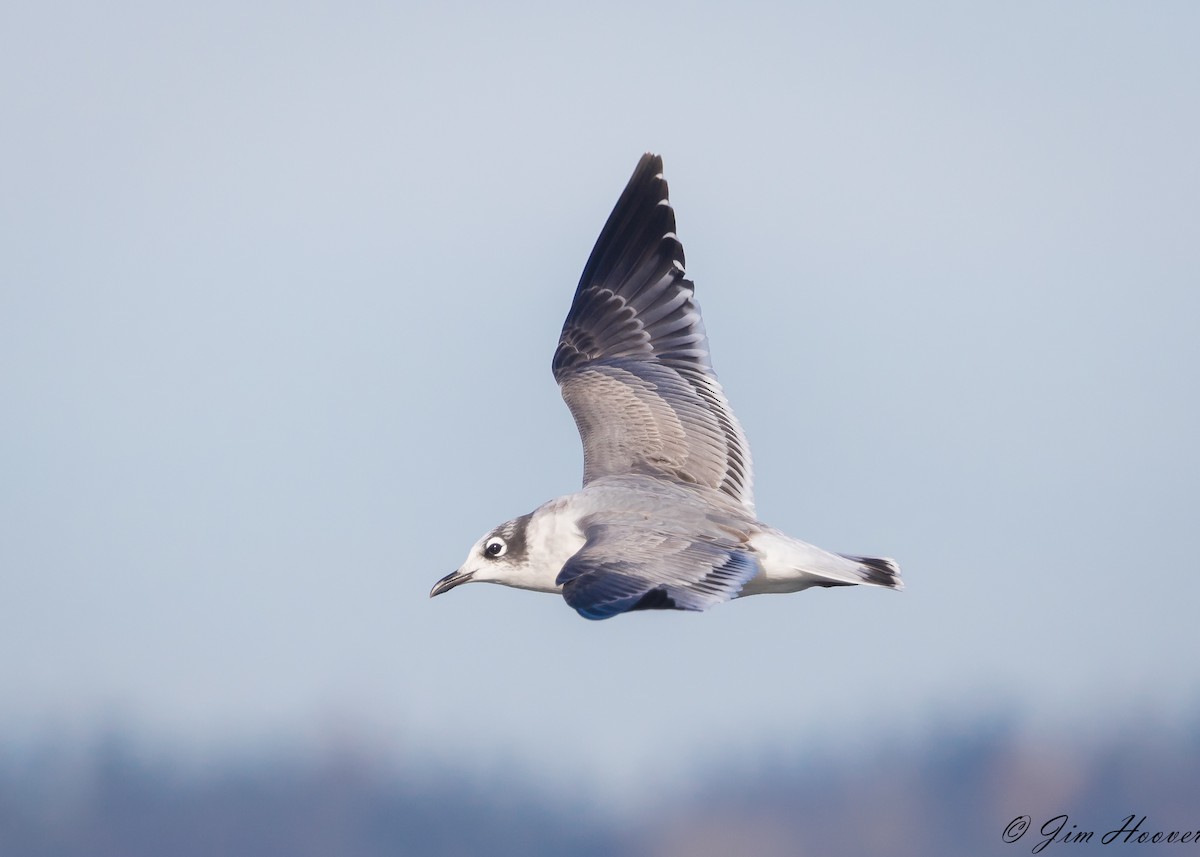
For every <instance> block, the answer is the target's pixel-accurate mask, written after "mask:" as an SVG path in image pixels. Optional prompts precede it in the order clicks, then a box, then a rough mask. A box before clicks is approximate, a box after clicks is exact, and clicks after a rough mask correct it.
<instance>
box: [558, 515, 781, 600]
mask: <svg viewBox="0 0 1200 857" xmlns="http://www.w3.org/2000/svg"><path fill="white" fill-rule="evenodd" d="M707 524H708V525H707V527H702V528H699V529H697V530H696V531H695V532H693V533H689V534H687V535H683V534H679V533H672V532H670V531H667V530H664V529H662V528H660V527H658V526H655V525H654V524H653V523H650V522H647V520H646V517H645V516H644V515H627V516H622V517H621V518H614V517H613V516H605V518H604V519H603V520H593V521H587V520H585V521H584V522H583V528H584V533H585V536H586V539H587V540H586V541H585V542H584V545H583V547H582V548H580V549H579V551H578V552H576V553H575V555H574V556H572V557H571V558H570V559H569V560H567V562H566V564H565V565H563V568H562V571H560V572H559V574H558V579H557V582H558V583H559V584H560V585H561V586H562V588H563V590H562V594H563V598H565V599H566V602H567V604H569V605H570V606H571V607H574V608H575V610H576V611H578V612H579V614H580V615H581V616H584V617H585V618H588V619H607V618H609V617H611V616H616V615H617V614H618V613H625V612H628V611H630V610H705V609H707V608H709V607H712V606H714V605H716V604H720V603H722V602H725V601H728V600H730V599H732V598H736V597H737V596H738V593H740V592H741V590H742V587H743V586H744V585H745V584H746V583H747V582H748V581H749V580H750V579H751V578H753V577H754V576H755V575H756V574H757V573H758V571H759V566H758V561H757V560H756V559H755V558H754V555H753V554H752V553H750V552H749V551H747V550H744V549H743V548H744V542H743V541H742V539H741V538H739V537H737V536H736V535H735V534H734V533H732V532H731V531H730V530H729V529H728V525H726V527H721V526H720V525H719V524H718V523H717V522H716V521H713V520H711V519H710V520H709V521H708V522H707ZM693 526H694V525H693ZM689 529H690V528H689Z"/></svg>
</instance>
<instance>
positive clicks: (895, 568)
mask: <svg viewBox="0 0 1200 857" xmlns="http://www.w3.org/2000/svg"><path fill="white" fill-rule="evenodd" d="M838 556H840V557H844V558H845V559H848V560H850V561H851V562H856V563H858V572H859V574H861V575H862V578H863V579H862V581H861V582H862V583H871V584H874V585H875V586H886V587H887V588H888V589H903V588H904V581H903V580H901V579H900V566H899V565H898V564H897V563H896V561H895V560H894V559H888V558H887V557H880V556H855V555H854V554H848V553H842V554H838Z"/></svg>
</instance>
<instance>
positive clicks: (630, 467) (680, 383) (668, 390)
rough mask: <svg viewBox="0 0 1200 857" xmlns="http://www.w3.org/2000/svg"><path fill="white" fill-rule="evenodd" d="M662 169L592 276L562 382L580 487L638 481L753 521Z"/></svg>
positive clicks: (642, 176)
mask: <svg viewBox="0 0 1200 857" xmlns="http://www.w3.org/2000/svg"><path fill="white" fill-rule="evenodd" d="M662 169H663V167H662V158H660V157H659V156H658V155H651V154H646V155H643V156H642V159H641V161H639V162H638V165H637V169H635V170H634V172H633V176H632V178H630V180H629V184H628V185H626V187H625V190H624V192H623V193H622V194H621V197H620V199H619V200H618V201H617V204H616V207H615V208H613V211H612V214H611V215H609V218H608V222H607V223H605V225H604V229H603V231H602V232H601V233H600V237H599V239H597V241H596V246H595V247H594V248H593V249H592V254H591V256H590V257H589V258H588V262H587V265H586V266H585V267H584V269H583V276H582V277H581V278H580V280H579V287H578V288H577V289H576V291H575V300H574V301H573V302H572V304H571V310H570V312H569V313H568V314H567V320H566V322H565V323H564V324H563V329H562V335H561V336H560V337H559V341H558V349H557V350H556V351H555V353H554V364H553V368H554V378H555V380H557V381H558V383H559V386H560V388H561V389H562V395H563V399H564V400H565V401H566V403H567V407H569V408H570V409H571V414H572V416H574V418H575V424H576V426H577V427H578V428H579V434H580V437H581V438H582V440H583V482H584V484H585V485H587V484H588V483H589V482H591V481H593V480H595V479H598V478H600V477H602V476H617V475H623V474H640V475H647V476H655V477H658V478H663V479H669V480H673V481H678V482H686V483H691V484H694V485H703V486H707V487H709V488H713V489H716V490H718V491H722V492H724V493H725V494H728V495H729V496H730V497H732V498H734V499H735V500H737V501H738V502H739V503H741V504H742V506H743V507H744V508H746V509H747V510H748V511H751V512H753V509H754V498H753V493H752V488H751V465H750V449H749V446H748V445H747V443H746V438H745V435H744V434H743V433H742V428H741V426H740V425H739V424H738V421H737V418H736V417H734V415H733V411H732V410H731V409H730V407H729V403H728V402H727V401H726V399H725V394H724V392H723V391H722V390H721V385H720V384H719V383H717V376H716V374H715V373H714V372H713V368H712V363H711V361H710V359H709V350H708V337H707V336H706V335H705V332H704V322H703V321H702V320H701V318H700V308H699V306H697V304H696V301H695V299H694V298H693V294H692V293H693V288H694V287H693V284H692V282H691V281H690V280H687V279H685V278H684V266H683V262H684V256H683V245H682V244H681V243H680V242H679V238H678V237H677V236H676V235H675V212H674V211H672V209H671V205H670V203H669V202H668V199H667V183H666V181H665V180H664V179H663V176H662Z"/></svg>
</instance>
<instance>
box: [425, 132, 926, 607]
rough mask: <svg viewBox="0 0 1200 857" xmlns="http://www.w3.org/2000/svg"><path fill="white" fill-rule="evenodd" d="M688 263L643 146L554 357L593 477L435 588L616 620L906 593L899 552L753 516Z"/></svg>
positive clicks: (739, 443) (740, 437)
mask: <svg viewBox="0 0 1200 857" xmlns="http://www.w3.org/2000/svg"><path fill="white" fill-rule="evenodd" d="M683 261H684V258H683V245H682V244H681V243H680V241H679V237H678V236H677V235H676V234H675V212H674V211H673V210H672V209H671V204H670V203H669V202H668V200H667V183H666V181H665V180H664V179H663V165H662V158H661V157H659V156H658V155H652V154H646V155H643V156H642V159H641V160H640V161H639V162H638V165H637V168H636V169H635V170H634V171H633V176H632V177H631V178H630V179H629V184H628V185H626V187H625V190H624V192H623V193H622V194H621V197H620V199H618V200H617V204H616V207H615V208H613V211H612V214H611V215H609V218H608V222H607V223H605V224H604V229H603V231H602V232H601V233H600V237H599V239H597V241H596V246H595V247H594V248H593V249H592V255H591V256H590V257H589V258H588V261H587V265H586V266H584V269H583V276H582V277H581V278H580V280H579V287H578V288H577V289H576V290H575V299H574V301H573V302H572V303H571V310H570V312H568V313H567V320H566V322H565V323H564V324H563V329H562V334H561V335H560V336H559V339H558V348H557V349H556V350H555V352H554V362H553V369H554V379H555V380H556V381H558V385H559V387H560V388H561V390H562V396H563V399H565V400H566V403H567V407H568V408H570V409H571V415H572V416H573V417H574V418H575V424H576V426H577V427H578V428H579V435H580V437H581V438H582V440H583V488H582V490H580V491H577V492H575V493H574V494H567V495H566V496H564V497H559V498H557V499H555V500H551V501H550V502H548V503H545V504H544V505H542V506H539V507H538V508H537V509H534V510H533V511H532V512H530V513H529V514H528V515H522V516H521V517H519V518H514V519H513V520H511V521H507V522H505V523H503V524H501V525H500V526H498V527H496V528H494V529H492V530H490V531H489V532H488V533H487V534H486V535H484V536H483V538H481V539H480V540H479V541H477V542H476V543H475V544H474V546H472V548H471V551H470V553H469V554H467V559H466V561H465V562H464V563H463V564H462V567H461V568H459V569H458V570H457V571H454V572H452V573H451V574H448V575H446V576H445V577H443V578H442V579H441V580H439V581H438V582H437V583H436V584H434V587H433V591H432V592H430V593H429V594H430V597H433V596H434V595H440V594H441V593H443V592H448V591H449V590H451V589H453V588H455V587H456V586H459V585H460V584H463V583H471V582H485V583H502V584H504V585H505V586H515V587H517V588H520V589H531V590H534V591H535V592H552V593H557V594H560V595H562V597H563V598H564V599H566V602H567V604H569V605H570V606H571V607H573V608H575V610H577V611H578V612H579V614H580V615H581V616H585V617H587V618H588V619H607V618H609V617H611V616H615V615H617V614H618V613H627V612H629V611H631V610H705V609H707V608H709V607H712V606H713V605H715V604H720V603H721V602H723V601H729V600H731V599H734V598H739V597H742V596H745V595H758V594H760V593H767V592H799V591H800V590H802V589H808V588H809V587H810V586H852V585H854V584H867V585H870V586H884V587H888V588H890V589H901V588H903V583H902V581H901V580H900V569H899V567H898V566H897V565H896V563H895V562H894V561H893V560H890V559H882V558H876V557H866V556H854V555H851V554H838V553H830V552H829V551H825V550H822V549H821V548H818V547H815V546H813V545H810V544H807V543H805V542H802V541H800V540H799V539H794V538H792V537H791V536H787V535H784V534H783V533H782V532H780V531H779V530H776V529H774V528H772V527H769V526H767V525H766V524H763V523H761V522H760V521H759V520H758V517H757V515H756V514H755V512H754V498H753V496H752V493H751V468H750V449H749V446H748V445H747V443H746V437H745V435H744V434H743V433H742V427H741V426H740V425H739V424H738V421H737V418H736V417H734V415H733V411H732V410H731V409H730V407H729V403H728V402H727V401H726V399H725V393H724V391H723V390H722V389H721V385H720V384H719V383H718V382H717V376H716V374H715V373H714V372H713V367H712V362H711V360H710V357H709V350H708V337H707V336H706V335H705V332H704V323H703V321H701V319H700V307H699V306H697V304H696V301H695V298H694V297H693V291H694V286H693V284H692V282H691V281H690V280H688V279H685V272H684V266H683Z"/></svg>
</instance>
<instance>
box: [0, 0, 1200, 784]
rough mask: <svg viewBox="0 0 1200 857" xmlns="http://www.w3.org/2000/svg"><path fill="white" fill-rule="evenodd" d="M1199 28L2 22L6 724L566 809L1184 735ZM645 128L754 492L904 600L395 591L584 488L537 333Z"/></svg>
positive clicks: (250, 12) (924, 10) (898, 22)
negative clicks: (1010, 735)
mask: <svg viewBox="0 0 1200 857" xmlns="http://www.w3.org/2000/svg"><path fill="white" fill-rule="evenodd" d="M1198 25H1200V13H1198V12H1197V10H1196V7H1195V6H1194V5H1193V4H1189V3H1175V4H1172V3H1162V4H1154V5H1146V4H1117V3H1093V2H1067V3H1059V4H1045V3H1006V4H959V3H922V4H869V3H864V4H825V5H819V6H818V5H812V4H751V5H750V6H749V7H745V8H742V9H739V10H738V11H737V12H734V11H732V10H731V9H728V8H726V7H724V6H719V5H716V4H699V5H692V4H673V5H668V6H663V7H661V8H655V9H647V8H644V6H643V4H632V3H630V4H621V3H618V4H604V6H603V7H602V8H597V9H594V10H592V11H586V12H585V11H578V10H576V9H574V8H571V9H569V10H568V9H567V8H566V7H560V6H558V5H554V4H531V3H526V4H509V5H504V6H498V5H497V6H493V5H490V4H457V5H455V4H446V5H443V6H442V7H440V8H438V9H436V10H434V9H433V8H430V7H415V6H406V5H403V4H384V3H375V4H327V5H322V4H307V5H304V6H303V7H297V6H296V4H289V3H274V4H272V3H263V4H241V3H215V4H203V5H193V6H192V7H183V6H179V7H164V6H163V5H162V4H153V3H142V4H139V3H115V4H104V6H103V8H101V7H100V6H97V5H95V4H86V3H79V4H54V3H49V4H36V5H35V4H30V5H26V6H18V5H17V4H9V6H8V7H6V8H5V9H4V10H3V11H2V12H0V108H2V110H3V115H4V116H5V121H4V123H3V130H0V145H2V148H3V152H4V155H5V162H6V168H5V169H4V170H3V171H0V400H2V401H3V402H4V419H3V420H2V421H0V520H3V522H4V524H3V530H2V532H0V652H3V653H4V654H3V656H2V657H0V737H3V736H9V739H10V740H12V739H13V736H15V737H16V738H17V739H20V738H21V737H30V736H32V737H36V736H38V735H40V734H44V733H46V732H47V731H52V730H54V729H57V728H65V729H69V730H73V731H76V732H80V733H87V732H88V731H89V730H93V729H97V728H103V727H105V726H108V725H112V724H128V725H129V726H130V728H132V729H134V730H136V731H138V733H139V734H142V735H145V736H148V740H156V741H161V742H164V743H165V744H167V745H177V746H187V747H192V748H213V747H216V748H229V747H240V746H261V745H262V744H263V743H264V742H267V743H273V742H282V743H288V742H295V743H296V744H300V745H303V744H306V743H311V742H320V741H322V740H326V739H327V738H328V736H329V735H330V734H335V735H343V734H345V733H351V734H357V733H359V732H360V731H361V732H362V733H363V734H366V735H368V736H370V738H369V740H381V741H385V742H386V743H387V744H388V745H389V746H390V747H392V748H393V750H394V751H395V752H396V753H398V754H400V755H401V756H404V755H406V754H410V755H414V756H419V757H425V756H426V755H427V754H430V753H433V754H435V755H437V756H438V757H441V758H445V759H447V760H451V761H455V762H456V763H461V764H465V765H472V766H474V765H479V766H483V767H485V768H486V767H488V766H501V765H505V764H508V763H510V762H511V760H513V759H518V760H520V762H519V764H520V765H521V766H523V767H524V768H526V769H527V770H529V771H530V772H532V773H534V774H536V775H543V774H544V775H545V776H546V777H547V778H550V779H562V780H569V781H574V782H583V783H594V784H600V785H601V786H603V785H604V784H628V783H632V782H636V783H641V784H647V783H654V782H658V781H660V780H662V779H670V778H672V777H674V776H677V775H678V774H679V773H680V772H682V771H686V769H687V768H688V766H690V765H694V764H697V763H702V762H703V761H704V760H706V759H711V758H717V757H723V756H729V755H733V754H737V753H741V752H745V753H748V754H755V753H760V752H763V751H764V750H763V748H769V750H768V751H767V752H769V753H770V754H772V755H781V754H782V755H786V754H791V753H797V752H800V751H802V750H803V749H805V748H810V747H811V746H813V745H820V746H822V747H846V748H854V747H857V746H860V744H861V742H862V741H863V740H866V741H868V742H871V741H875V740H878V738H879V736H881V735H884V736H886V735H888V734H893V732H889V730H894V734H895V735H897V736H898V740H902V739H903V736H905V735H912V734H927V733H928V732H929V731H931V730H933V729H936V728H938V727H939V725H940V724H942V723H944V722H945V721H946V720H948V719H950V720H954V719H957V720H969V719H970V718H971V717H973V716H975V715H976V714H977V713H980V712H985V711H991V710H993V709H997V708H998V709H1001V710H1004V711H1008V712H1016V713H1018V714H1019V715H1020V716H1022V717H1026V718H1028V719H1029V721H1030V722H1031V723H1033V724H1037V725H1041V726H1045V727H1046V728H1062V727H1064V726H1070V727H1071V728H1072V729H1073V730H1081V729H1088V728H1093V727H1095V728H1101V727H1103V726H1104V725H1105V724H1107V723H1111V722H1119V721H1121V720H1123V719H1127V718H1131V717H1145V718H1149V720H1150V721H1151V722H1157V721H1170V720H1172V719H1173V718H1177V717H1179V716H1181V715H1182V714H1184V713H1185V712H1194V711H1195V710H1196V708H1197V705H1198V704H1200V675H1198V672H1197V669H1196V666H1195V653H1196V649H1197V635H1196V632H1195V615H1194V614H1195V606H1196V604H1197V601H1198V596H1200V572H1198V568H1197V560H1196V545H1195V540H1196V533H1197V526H1196V521H1197V508H1198V503H1197V488H1198V487H1200V453H1198V452H1197V443H1196V431H1197V430H1196V426H1197V423H1198V422H1200V408H1198V405H1197V400H1198V396H1197V390H1198V388H1200V378H1198V377H1197V376H1198V374H1200V372H1198V368H1200V347H1198V346H1197V334H1196V331H1197V329H1198V324H1200V297H1198V288H1197V287H1198V285H1200V159H1198V158H1197V156H1196V153H1197V152H1198V151H1200V111H1198V110H1197V101H1196V96H1197V92H1198V91H1200V55H1198V54H1197V51H1196V49H1195V46H1196V44H1197V41H1198V38H1200V26H1198ZM648 149H649V150H654V151H658V152H661V153H662V154H663V155H664V158H665V161H666V174H667V178H668V180H669V181H670V183H671V191H672V200H673V202H674V205H675V209H676V213H677V218H678V225H679V233H680V236H681V238H682V240H683V243H684V247H685V249H686V251H687V258H688V269H689V273H690V274H691V276H692V277H693V279H694V280H695V281H696V283H697V295H698V297H699V299H700V302H701V304H702V306H703V307H704V312H705V318H706V321H707V325H708V329H709V333H710V336H711V339H712V345H713V354H714V362H715V365H716V368H717V370H718V372H719V374H720V376H721V379H722V381H723V383H724V385H725V387H726V390H727V392H728V394H729V397H730V399H731V401H732V403H733V406H734V408H735V409H736V412H737V413H738V415H739V416H740V418H741V420H742V422H743V424H744V425H745V428H746V431H747V433H748V435H749V437H750V441H751V444H752V449H753V452H754V456H755V464H756V487H757V500H758V508H759V512H760V514H761V515H762V517H763V518H764V520H766V521H768V522H770V523H772V524H774V525H776V526H778V527H780V528H782V529H785V530H786V531H788V532H790V533H792V534H794V535H796V536H798V537H801V538H804V539H806V540H809V541H813V542H815V543H817V544H820V545H822V546H825V547H828V548H830V549H835V550H842V551H852V552H858V553H867V554H887V555H891V556H894V557H896V558H897V559H898V560H900V562H901V564H902V566H903V569H904V572H905V578H906V581H907V584H908V589H907V591H905V592H904V593H903V594H894V593H890V592H882V591H868V590H831V591H821V592H814V593H807V594H803V595H798V596H790V597H778V598H771V597H764V598H758V599H749V600H746V601H743V602H739V603H735V604H733V605H726V606H724V607H722V608H719V609H717V610H714V611H712V612H710V613H708V614H704V615H699V616H697V615H674V614H642V615H634V616H625V617H619V618H617V619H614V620H612V621H608V622H603V623H590V622H586V621H584V620H582V619H580V618H578V617H577V616H576V615H575V613H574V612H573V611H572V610H570V609H569V608H567V607H566V606H565V604H563V603H562V602H561V600H559V599H556V598H554V597H551V596H540V595H534V594H530V593H524V592H518V591H515V590H507V589H503V588H500V587H485V586H471V587H466V588H463V589H459V590H456V591H454V592H453V593H451V594H449V595H447V596H445V597H442V598H439V599H437V600H435V601H430V600H428V598H427V597H426V596H427V593H428V591H429V587H430V585H431V584H432V583H433V582H434V581H435V580H436V579H437V578H439V577H441V576H442V575H443V574H445V573H446V572H448V571H450V570H451V569H453V568H454V567H456V566H457V565H458V564H459V562H460V561H461V560H462V558H463V556H464V555H465V553H466V550H467V548H468V547H469V546H470V545H471V543H472V542H473V541H474V540H475V539H476V538H477V537H478V536H479V535H480V534H481V533H482V532H483V531H485V530H486V529H487V528H489V527H491V526H492V525H493V524H496V523H498V522H500V521H502V520H505V519H507V518H509V517H512V516H514V515H517V514H521V513H524V512H526V511H528V510H530V509H532V508H533V507H534V506H536V505H537V504H539V503H541V502H543V501H544V500H546V499H549V498H550V497H552V496H555V495H557V494H561V493H565V492H567V491H569V490H572V489H573V488H574V487H575V486H576V485H577V484H578V481H579V474H580V469H581V461H580V452H579V441H578V438H577V436H576V434H575V432H574V427H573V424H572V422H571V419H570V416H569V414H568V412H567V410H566V408H565V406H564V405H563V404H562V402H561V400H560V399H559V396H558V391H557V389H556V387H555V385H554V383H553V380H552V378H551V376H550V370H549V365H550V357H551V353H552V351H553V347H554V344H555V340H556V337H557V333H558V329H559V326H560V325H561V323H562V318H563V316H564V314H565V313H566V310H567V307H568V305H569V303H570V299H571V294H572V291H573V289H574V287H575V283H576V280H577V278H578V276H579V272H580V270H581V269H582V266H583V263H584V261H585V259H586V258H587V253H588V251H589V250H590V248H591V245H592V242H593V241H594V240H595V237H596V235H597V234H598V232H599V230H600V227H601V226H602V225H603V223H604V219H605V217H606V216H607V214H608V212H609V210H610V209H611V207H612V205H613V203H614V202H615V201H616V198H617V196H618V194H619V193H620V191H621V188H622V187H623V185H624V182H625V181H626V179H627V178H628V175H629V172H630V171H631V170H632V168H633V166H634V164H635V163H636V161H637V158H638V156H639V155H640V154H641V153H642V152H643V151H645V150H648ZM356 740H357V739H356Z"/></svg>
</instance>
